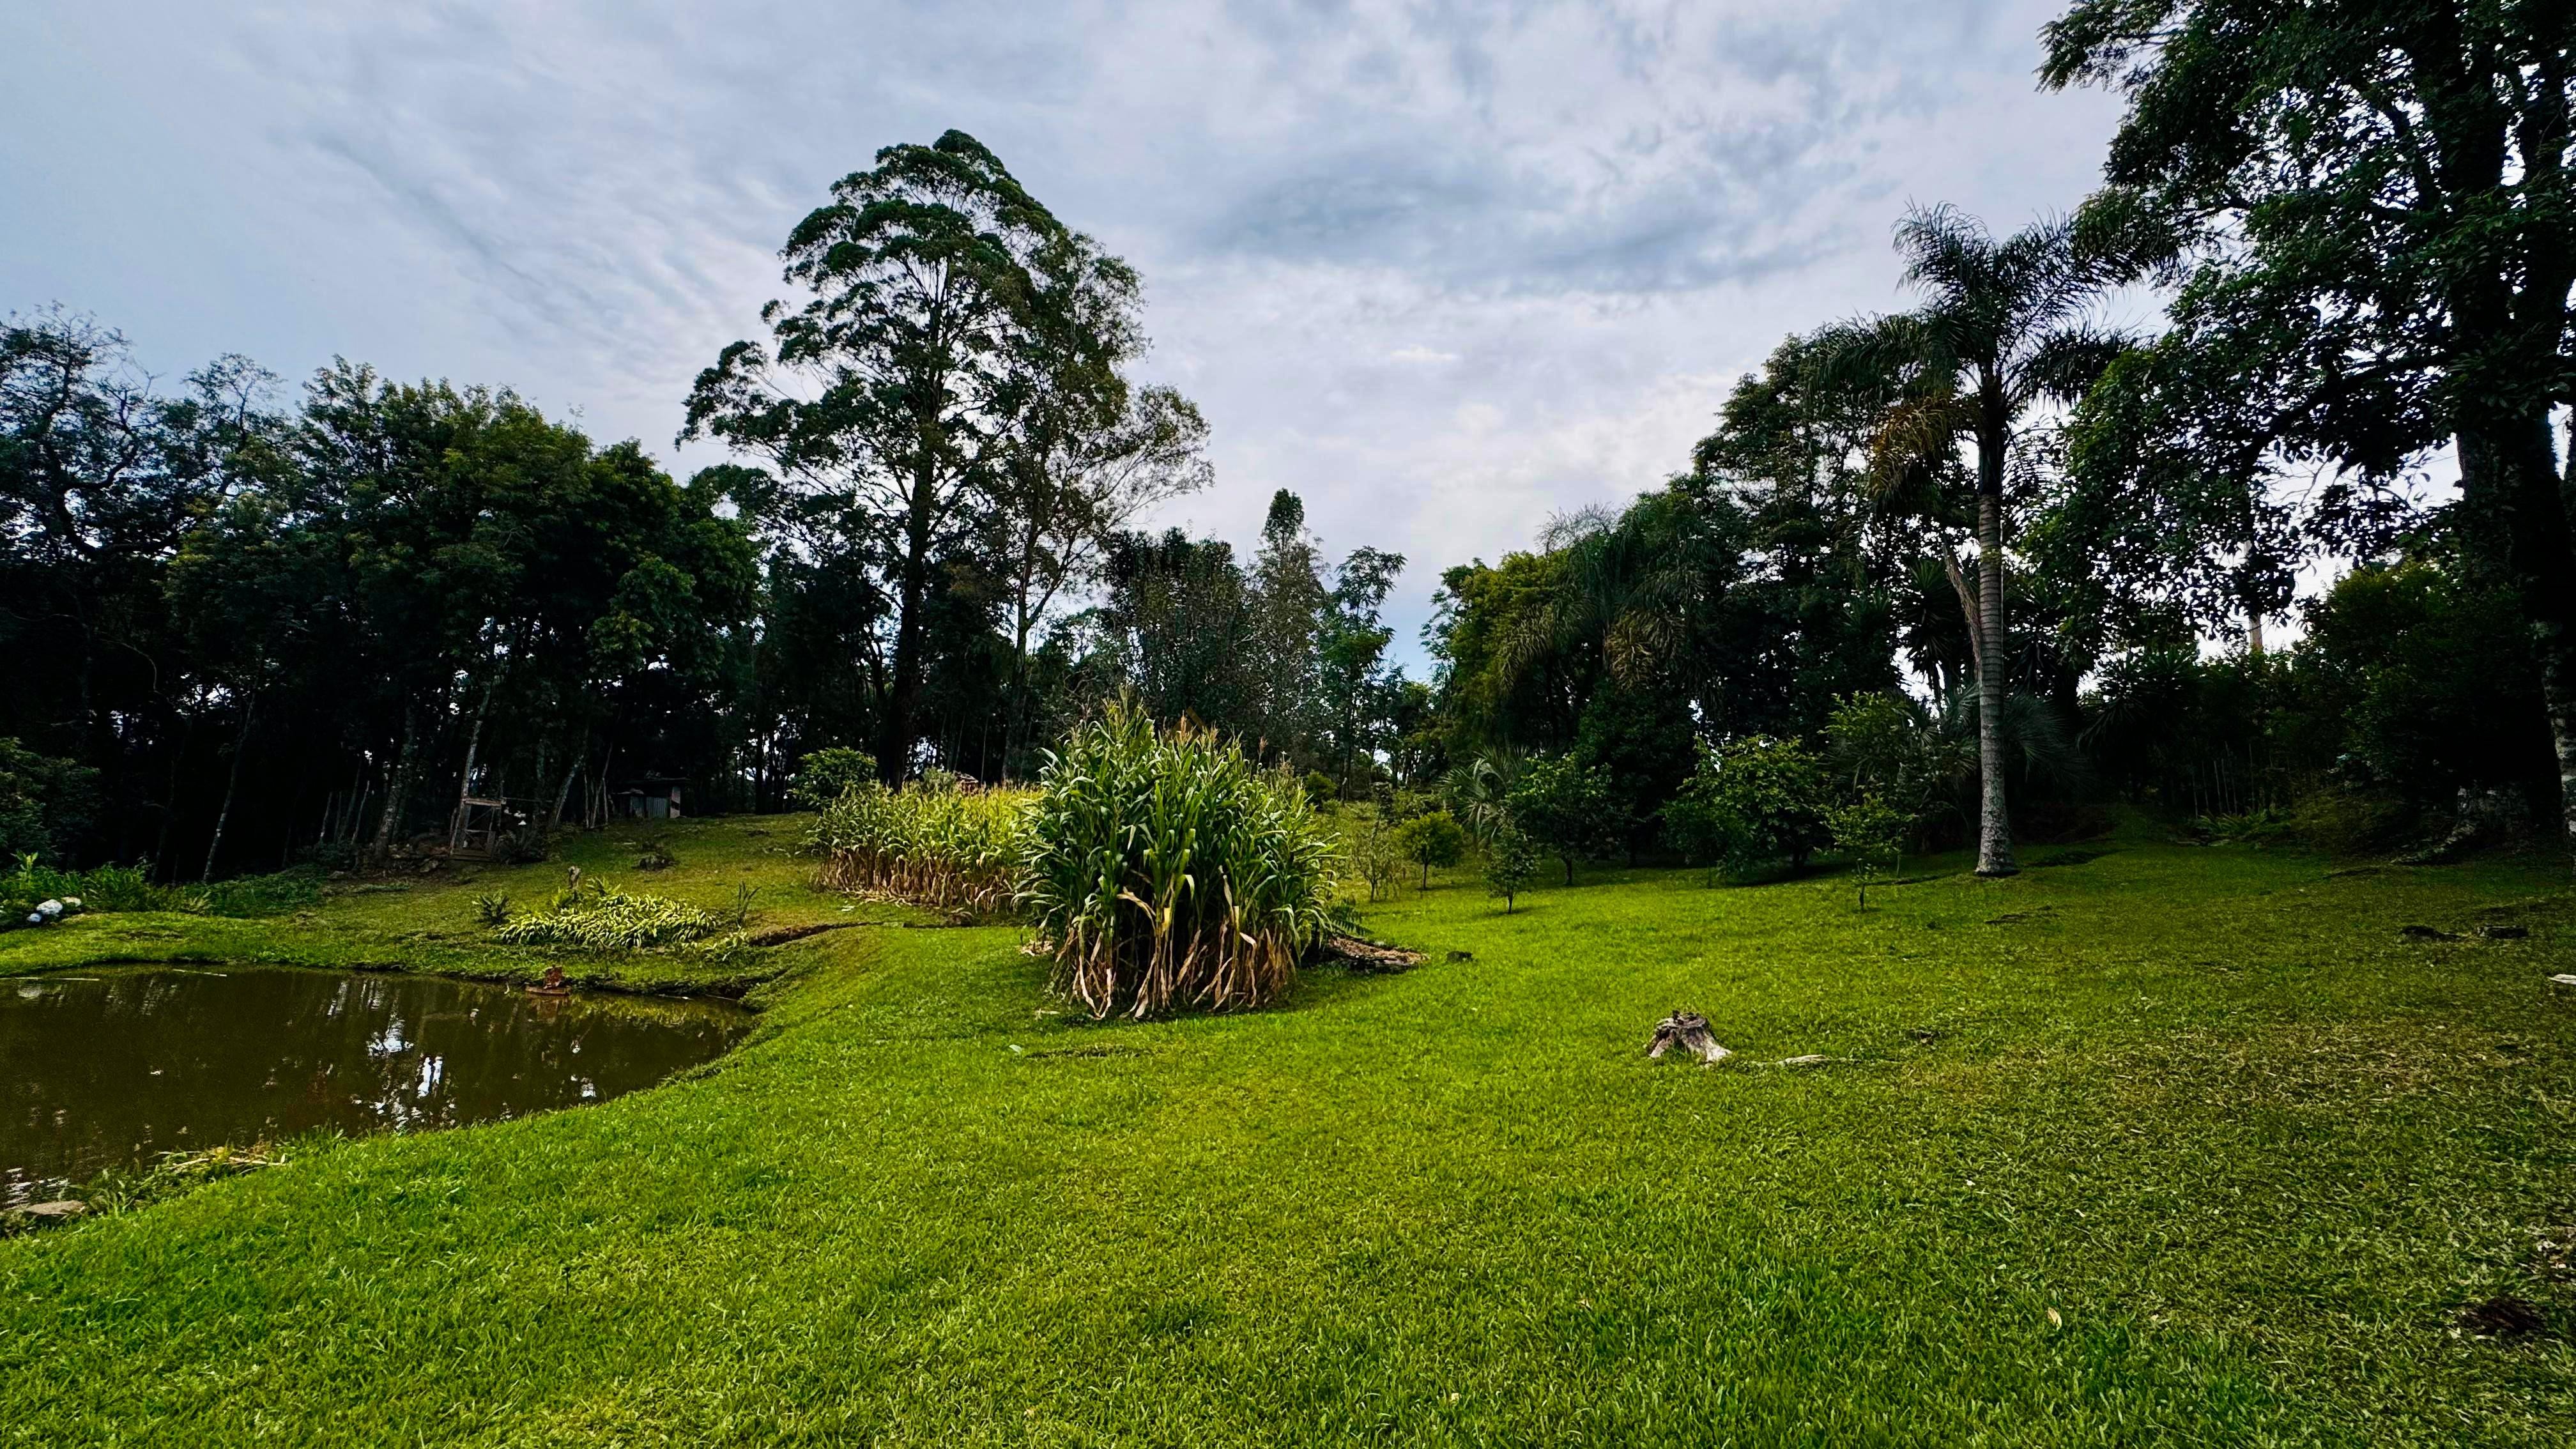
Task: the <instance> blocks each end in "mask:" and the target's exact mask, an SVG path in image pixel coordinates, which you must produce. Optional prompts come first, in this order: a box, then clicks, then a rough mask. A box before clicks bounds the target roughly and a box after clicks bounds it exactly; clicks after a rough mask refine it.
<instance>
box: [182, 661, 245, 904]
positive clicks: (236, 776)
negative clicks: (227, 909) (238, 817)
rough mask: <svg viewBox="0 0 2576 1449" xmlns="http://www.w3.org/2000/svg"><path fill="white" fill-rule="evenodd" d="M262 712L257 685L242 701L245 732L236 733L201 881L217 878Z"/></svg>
mask: <svg viewBox="0 0 2576 1449" xmlns="http://www.w3.org/2000/svg"><path fill="white" fill-rule="evenodd" d="M258 714H259V690H258V688H257V687H256V686H253V687H252V689H251V692H250V694H249V695H248V696H247V697H245V698H244V699H243V700H242V722H241V733H239V734H237V735H235V736H233V767H232V769H231V770H229V771H227V772H226V773H225V776H224V803H223V805H222V807H221V808H220V809H218V810H216V811H215V838H214V839H212V840H209V841H207V842H206V865H205V868H204V869H203V870H200V871H198V872H197V880H198V882H199V883H200V884H203V883H204V882H206V881H210V880H213V879H214V878H215V852H216V851H218V850H221V849H223V845H224V825H225V823H226V822H228V821H230V820H231V819H232V815H233V796H234V795H236V794H238V793H239V792H240V790H241V767H242V756H244V755H246V754H248V753H250V725H251V720H252V719H253V718H255V717H256V716H257V715H258Z"/></svg>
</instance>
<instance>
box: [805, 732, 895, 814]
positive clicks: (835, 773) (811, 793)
mask: <svg viewBox="0 0 2576 1449" xmlns="http://www.w3.org/2000/svg"><path fill="white" fill-rule="evenodd" d="M876 782H877V761H876V756H874V755H871V754H869V753H868V752H867V751H865V750H853V749H847V748H843V747H840V746H835V747H833V748H831V749H828V750H816V751H814V752H813V753H812V754H810V755H807V756H806V757H805V758H804V759H802V760H799V761H798V762H797V764H796V775H795V778H793V779H792V780H790V781H789V782H788V785H787V798H788V799H790V800H792V801H794V802H796V803H797V804H799V805H802V806H804V807H805V808H806V809H808V810H820V809H822V808H823V807H824V806H826V805H829V804H831V803H832V802H833V801H835V800H838V799H840V798H841V797H842V796H843V795H846V794H848V793H849V792H850V791H851V790H853V789H856V788H858V787H859V786H862V785H873V784H875V783H876Z"/></svg>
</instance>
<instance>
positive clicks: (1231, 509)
mask: <svg viewBox="0 0 2576 1449" xmlns="http://www.w3.org/2000/svg"><path fill="white" fill-rule="evenodd" d="M2054 8H2055V7H2054V6H2052V5H2051V4H2049V3H2046V0H1993V3H1976V0H1786V3H1774V0H1704V3H1700V4H1689V5H1661V4H1627V3H1610V0H1603V3H1592V4H1567V5H1550V4H1514V3H1491V4H1481V5H1476V4H1447V3H1438V0H1432V3H1416V4H1364V3H1355V4H1337V3H1326V4H1284V3H1283V4H1220V3H1195V4H1193V3H1181V4H1170V5H1157V4H1131V5H1121V4H1100V5H1064V6H1045V5H1029V4H992V5H986V4H979V3H972V0H950V3H941V4H921V5H901V6H898V5H867V4H843V5H830V6H824V5H812V4H809V5H802V6H792V5H776V4H766V3H757V0H735V3H727V4H712V3H710V4H693V5H671V4H653V3H641V0H601V3H593V4H576V3H563V4H547V5H532V4H525V3H497V4H477V3H439V0H415V3H409V4H404V5H399V6H397V5H371V4H352V3H334V4H325V3H320V0H312V3H302V4H298V3H271V4H249V3H244V4H206V3H203V0H196V3H188V4H172V3H164V4H129V3H119V0H87V3H82V4H78V5H74V4H67V3H66V4H50V3H46V4H29V5H18V6H11V7H8V8H7V10H6V12H5V13H0V54H6V55H8V56H10V57H11V64H10V67H9V68H10V72H11V89H12V92H13V95H12V99H11V105H10V107H9V110H10V121H9V124H8V125H7V126H6V127H5V128H0V311H7V310H24V309H26V308H28V307H31V306H35V305H39V304H43V303H47V302H56V301H58V302H61V303H63V304H65V305H67V306H70V307H73V308H76V309H79V310H82V311H86V312H89V313H93V314H95V315H96V316H97V317H99V318H100V319H101V320H103V321H106V322H108V323H111V324H113V325H115V326H117V327H119V328H121V329H123V330H124V331H125V332H126V333H127V335H128V336H129V337H131V338H132V339H133V341H134V343H135V344H136V347H137V349H138V351H139V352H140V354H141V355H142V357H143V359H144V360H145V361H146V362H147V363H148V364H149V365H150V366H152V367H153V368H155V369H156V370H162V371H168V372H178V371H184V370H185V369H186V368H188V367H190V366H192V365H194V364H195V363H197V362H199V361H202V360H204V359H205V358H207V357H209V356H212V355H214V354H217V353H221V352H243V353H247V354H249V355H251V356H253V357H255V358H256V359H258V360H259V361H261V362H263V363H265V364H266V365H268V366H269V367H270V368H272V369H274V370H275V371H277V372H280V373H282V374H285V375H286V376H288V377H289V378H298V377H300V376H301V375H303V374H305V373H307V372H309V371H310V370H311V369H313V368H314V367H316V366H318V365H320V364H321V363H323V362H325V361H327V360H328V359H329V358H330V357H331V356H332V355H334V354H341V355H345V356H348V357H351V358H353V359H357V360H361V361H366V362H371V363H374V364H375V365H376V366H377V367H378V368H379V369H381V370H383V371H385V372H388V373H390V374H393V375H397V376H442V377H448V378H452V379H454V380H456V381H459V382H468V381H473V382H492V383H506V384H508V385H510V386H513V387H515V388H517V389H518V390H519V391H520V392H522V393H523V394H525V395H527V396H528V397H530V398H531V399H533V400H535V401H536V402H538V403H539V404H540V405H541V406H543V407H545V408H546V409H547V410H548V411H550V412H558V413H572V414H578V415H579V416H580V417H581V418H582V419H583V420H584V422H585V423H586V425H587V426H588V428H589V429H590V430H591V431H592V433H593V434H594V435H596V436H599V437H601V438H602V439H611V438H619V437H630V436H631V437H637V438H641V439H642V440H644V442H645V443H646V445H647V446H648V447H650V448H652V449H653V450H654V451H655V452H657V453H659V454H661V455H662V456H664V457H665V458H666V459H669V460H670V461H671V463H672V466H673V467H674V468H676V469H686V468H689V467H693V466H696V465H698V464H702V463H705V462H710V461H714V460H715V455H714V454H712V453H709V452H706V451H705V450H704V449H703V448H695V449H692V450H689V451H688V452H686V453H682V452H678V451H676V450H675V449H674V448H673V445H672V441H671V440H672V434H673V433H674V432H675V431H676V430H677V427H678V425H679V420H680V404H681V399H682V396H683V394H684V393H685V391H686V388H687V385H688V382H689V380H690V378H691V377H692V376H694V374H695V373H696V371H697V370H698V369H699V368H701V367H703V366H705V365H706V364H707V363H708V362H709V361H711V360H712V359H713V358H714V356H715V354H716V353H717V351H718V350H719V349H720V348H722V347H723V346H724V344H725V343H727V342H729V341H732V340H733V339H735V338H737V337H742V336H747V335H751V334H752V333H753V332H754V331H755V330H756V327H757V313H758V310H759V307H760V305H761V303H762V302H764V301H765V300H767V299H769V298H770V297H773V296H777V295H780V286H779V281H778V275H777V272H778V263H777V259H776V249H777V247H778V245H779V243H780V242H781V241H783V240H784V239H785V236H786V234H787V231H788V228H789V227H790V226H791V225H793V223H794V222H795V221H796V219H797V218H799V217H800V216H802V215H803V214H804V213H805V212H806V211H807V210H809V209H811V208H812V207H813V206H814V205H815V204H817V203H818V202H819V201H820V200H821V199H822V197H823V195H824V192H825V189H826V188H827V186H828V185H829V184H830V182H831V181H832V180H833V179H834V178H836V177H839V176H841V175H843V174H846V173H848V172H850V171H852V170H856V169H859V168H860V167H863V166H864V165H866V164H867V162H868V160H869V158H870V156H871V154H872V153H873V152H874V151H875V149H876V148H877V147H879V146H882V145H885V144H888V143H890V142H896V141H928V140H931V139H932V138H934V137H935V136H937V135H938V134H939V132H941V131H942V130H945V129H948V128H950V127H956V128H961V129H964V130H966V131H968V132H970V133H972V134H974V135H975V136H977V137H978V138H980V139H981V140H983V141H984V142H985V143H986V144H987V145H989V146H991V147H992V148H993V149H994V150H995V151H996V152H998V153H999V154H1000V155H1001V156H1002V158H1003V159H1004V161H1005V162H1006V163H1008V164H1009V165H1010V166H1011V168H1012V169H1013V171H1014V172H1016V173H1017V174H1018V175H1019V177H1020V178H1021V180H1022V181H1023V182H1024V183H1026V184H1027V185H1028V186H1029V188H1030V189H1031V190H1032V191H1033V192H1034V193H1035V194H1036V195H1037V196H1038V197H1039V198H1040V199H1041V200H1043V201H1044V202H1046V203H1047V204H1048V205H1049V206H1050V207H1051V208H1053V209H1054V210H1055V211H1056V212H1057V214H1058V215H1060V216H1062V217H1063V218H1064V219H1065V220H1066V221H1067V222H1069V223H1070V224H1072V225H1074V226H1076V227H1078V228H1080V229H1082V230H1085V231H1088V232H1090V233H1092V234H1093V235H1095V236H1097V237H1099V238H1101V239H1102V240H1103V241H1104V242H1105V243H1107V244H1108V245H1109V246H1110V247H1111V248H1112V249H1113V250H1115V251H1117V252H1119V253H1120V254H1122V255H1124V256H1125V257H1127V258H1128V259H1129V260H1130V261H1131V262H1133V263H1135V264H1136V265H1137V267H1138V268H1139V269H1140V270H1141V271H1142V272H1143V274H1144V277H1145V280H1146V284H1147V288H1148V314H1147V315H1148V322H1149V325H1150V327H1151V330H1152V332H1153V335H1154V338H1155V342H1156V345H1155V348H1154V351H1153V353H1152V354H1151V355H1150V356H1149V357H1148V358H1147V360H1146V363H1145V368H1144V371H1145V372H1146V374H1147V375H1149V376H1150V377H1152V378H1154V379H1156V380H1161V381H1168V382H1172V383H1174V384H1177V385H1178V386H1180V387H1181V388H1182V389H1183V390H1184V391H1185V392H1187V393H1188V394H1190V395H1191V396H1192V397H1194V398H1196V399H1197V400H1198V402H1199V403H1200V405H1201V406H1202V407H1203V408H1204V409H1205V411H1206V413H1207V415H1208V418H1209V421H1210V423H1211V425H1212V427H1213V430H1214V454H1215V462H1216V468H1217V480H1218V481H1217V485H1216V487H1215V489H1214V490H1213V491H1212V492H1210V493H1208V494H1204V495H1201V496H1199V497H1197V498H1193V499H1190V500H1187V501H1185V502H1183V503H1181V504H1178V505H1175V506H1174V507H1173V508H1172V509H1171V510H1170V514H1169V517H1168V519H1167V520H1165V521H1169V522H1174V523H1181V524H1185V525H1188V526H1190V527H1192V528H1194V529H1197V530H1200V531H1207V532H1214V533H1217V534H1220V535H1223V536H1226V537H1230V538H1234V539H1236V540H1238V541H1243V540H1248V539H1249V538H1250V537H1251V536H1252V535H1253V534H1255V533H1256V532H1257V531H1258V528H1259V524H1260V518H1261V513H1262V508H1263V505H1264V504H1265V502H1266V501H1267V500H1268V498H1269V496H1270V493H1271V491H1272V490H1273V489H1276V488H1281V487H1286V488H1293V489H1295V490H1297V491H1298V492H1299V493H1300V494H1302V495H1304V497H1305V498H1306V500H1307V503H1308V510H1309V517H1310V519H1311V521H1312V522H1313V524H1314V526H1315V527H1316V529H1317V531H1318V532H1320V533H1321V534H1322V535H1323V537H1324V539H1325V542H1326V544H1327V546H1328V547H1329V548H1332V549H1333V550H1335V551H1336V552H1338V551H1339V550H1340V549H1343V548H1347V547H1349V546H1351V545H1354V544H1358V543H1372V544H1376V545H1379V546H1381V547H1390V548H1395V549H1398V550H1400V551H1402V552H1404V553H1405V554H1407V555H1408V556H1409V557H1410V558H1411V560H1412V563H1413V567H1412V569H1411V571H1410V574H1409V576H1408V578H1407V580H1406V587H1405V588H1404V589H1403V591H1402V593H1401V595H1400V596H1399V599H1398V601H1397V609H1396V614H1397V619H1396V622H1398V623H1399V624H1400V626H1401V627H1402V629H1403V631H1404V634H1405V636H1406V637H1407V638H1410V636H1411V634H1412V631H1413V629H1414V628H1415V626H1416V625H1418V623H1419V622H1420V620H1421V618H1422V617H1423V615H1424V614H1425V612H1426V611H1427V606H1428V600H1429V596H1430V592H1431V589H1432V587H1433V586H1434V584H1435V583H1436V580H1437V574H1438V571H1439V570H1440V569H1441V568H1443V567H1445V566H1447V565H1449V564H1452V563H1458V562H1463V561H1464V560H1466V559H1468V558H1471V557H1476V556H1483V557H1485V558H1488V559H1490V558H1493V557H1495V556H1496V555H1498V554H1500V553H1502V552H1504V551H1506V550H1509V549H1512V548H1515V547H1520V546H1524V545H1526V544H1527V543H1528V542H1529V541H1530V540H1531V539H1532V538H1533V537H1534V536H1535V534H1536V533H1537V531H1538V530H1539V528H1540V527H1542V526H1543V524H1544V523H1545V521H1546V519H1547V518H1548V516H1549V515H1550V514H1552V513H1555V512H1559V511H1563V510H1568V509H1572V508H1576V507H1580V506H1582V505H1584V504H1587V503H1593V502H1599V501H1603V500H1610V499H1618V498H1624V497H1626V496H1629V495H1631V494H1634V493H1635V492H1637V491H1639V490H1640V489H1643V488H1647V487H1651V486H1653V485H1654V484H1656V483H1657V482H1659V481H1660V480H1662V479H1663V478H1664V477H1665V476H1666V475H1668V474H1670V473H1671V472H1672V471H1674V470H1675V469H1676V468H1677V467H1678V466H1680V465H1681V463H1682V462H1683V461H1684V459H1685V457H1686V454H1687V452H1688V449H1689V445H1690V443H1691V441H1692V440H1693V439H1695V438H1697V437H1698V436H1700V435H1701V434H1702V433H1704V432H1705V431H1706V430H1707V424H1708V421H1709V418H1710V416H1711V414H1712V413H1713V412H1714V410H1715V409H1716V407H1717V405H1718V403H1719V401H1720V400H1721V399H1722V397H1723V395H1724V392H1725V389H1726V388H1727V386H1728V385H1729V383H1730V382H1731V381H1732V380H1733V379H1734V377H1735V376H1736V375H1737V374H1738V373H1740V372H1741V371H1742V370H1744V369H1745V368H1747V367H1749V366H1753V365H1755V364H1757V363H1758V362H1759V361H1760V359H1761V358H1762V356H1763V354H1764V353H1766V352H1767V351H1768V350H1769V349H1770V348H1771V346H1772V345H1773V344H1774V343H1776V342H1777V341H1778V340H1779V339H1780V337H1781V336H1782V335H1783V334H1785V333H1787V332H1789V331H1792V330H1797V329H1804V328H1807V327H1811V326H1813V325H1815V324H1817V323H1819V322H1822V321H1825V320H1828V319H1832V318H1836V317H1842V316H1849V315H1853V314H1858V313H1864V312H1871V311H1878V310H1883V309H1886V308H1890V307H1893V306H1896V305H1899V304H1900V303H1901V302H1902V298H1901V297H1900V295H1899V294H1898V293H1897V291H1896V290H1895V282H1896V277H1895V264H1894V261H1893V259H1892V257H1891V256H1890V253H1889V251H1888V245H1887V238H1888V227H1889V224H1890V223H1891V222H1892V221H1894V220H1895V218H1896V217H1897V215H1898V214H1899V213H1900V212H1901V211H1902V210H1903V209H1904V207H1905V205H1906V204H1907V202H1909V201H1915V200H1919V201H1926V202H1930V201H1951V202H1956V203H1958V204H1960V205H1962V206H1964V207H1967V208H1968V209H1970V210H1972V211H1975V212H1977V213H1980V214H1982V215H1984V216H1986V217H1987V218H1989V219H1990V220H1991V221H1992V222H1994V223H1995V224H1996V225H1997V226H1998V227H1999V228H2001V227H2005V226H2009V225H2013V224H2017V223H2019V222H2020V221H2022V220H2024V219H2026V218H2028V217H2029V216H2031V215H2032V214H2034V213H2037V212H2040V211H2045V210H2062V209H2065V208H2067V207H2070V206H2072V205H2073V204H2074V203H2075V202H2076V201H2077V200H2078V199H2080V198H2081V196H2082V195H2083V193H2084V192H2085V191H2086V190H2087V189H2088V187H2089V185H2090V183H2091V181H2092V178H2093V176H2094V174H2095V172H2096V169H2097V167H2098V165H2099V163H2100V158H2101V153H2102V145H2103V143H2104V141H2105V140H2106V139H2107V138H2108V136H2109V134H2110V131H2111V127H2112V123H2113V121H2114V120H2115V118H2116V111H2115V108H2114V106H2113V105H2112V103H2111V102H2110V101H2109V100H2108V99H2107V98H2105V97H2103V96H2101V95H2099V94H2092V93H2085V94H2064V95H2044V94H2040V93H2038V92H2037V91H2036V90H2035V89H2034V86H2033V83H2032V71H2033V68H2034V67H2035V65H2036V64H2037V61H2038V47H2037V40H2036V35H2037V32H2038V29H2039V26H2040V25H2041V23H2042V22H2043V21H2044V20H2046V19H2047V18H2048V16H2049V14H2050V13H2052V11H2053V9H2054Z"/></svg>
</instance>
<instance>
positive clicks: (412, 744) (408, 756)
mask: <svg viewBox="0 0 2576 1449" xmlns="http://www.w3.org/2000/svg"><path fill="white" fill-rule="evenodd" d="M402 710H403V732H402V747H401V749H399V750H397V751H396V752H395V754H394V772H393V774H392V775H391V776H390V777H388V778H387V779H386V781H385V803H384V813H383V814H381V815H378V816H377V817H376V848H375V858H376V859H377V860H378V861H382V860H384V859H385V858H386V857H387V856H390V855H391V854H393V845H394V827H395V826H396V825H397V824H399V823H400V821H401V819H402V807H403V802H404V801H405V800H408V799H410V798H411V771H412V763H413V759H414V757H415V756H416V755H418V753H419V750H420V716H419V715H418V714H417V713H415V712H414V711H413V709H412V707H411V701H410V700H404V701H403V707H402Z"/></svg>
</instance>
